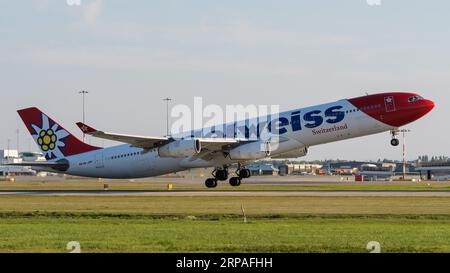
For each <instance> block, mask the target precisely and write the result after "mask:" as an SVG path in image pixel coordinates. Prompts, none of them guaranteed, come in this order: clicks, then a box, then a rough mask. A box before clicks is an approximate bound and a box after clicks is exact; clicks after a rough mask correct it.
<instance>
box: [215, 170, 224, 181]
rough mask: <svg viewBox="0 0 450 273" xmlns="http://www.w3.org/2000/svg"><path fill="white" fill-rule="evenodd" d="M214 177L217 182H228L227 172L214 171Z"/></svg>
mask: <svg viewBox="0 0 450 273" xmlns="http://www.w3.org/2000/svg"><path fill="white" fill-rule="evenodd" d="M213 175H214V177H215V178H216V179H217V180H219V181H225V180H228V170H227V169H224V170H216V171H214V173H213Z"/></svg>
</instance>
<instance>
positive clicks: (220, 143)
mask: <svg viewBox="0 0 450 273" xmlns="http://www.w3.org/2000/svg"><path fill="white" fill-rule="evenodd" d="M77 125H78V127H79V128H80V129H81V131H83V133H85V134H87V135H91V136H93V137H98V138H103V139H108V140H114V141H119V142H124V143H128V144H131V145H133V146H134V147H137V148H143V149H153V148H158V147H161V146H163V145H165V144H167V143H168V142H169V141H171V140H172V139H171V138H167V137H147V136H133V135H123V134H115V133H107V132H103V131H99V130H97V129H94V128H92V127H90V126H88V125H86V124H84V123H82V122H78V123H77ZM198 140H199V141H200V143H201V145H202V152H200V154H198V155H196V156H195V158H202V157H204V156H206V155H208V154H210V153H213V152H221V151H227V150H230V149H231V148H234V147H237V146H239V145H241V144H244V143H249V142H252V140H248V139H235V138H199V139H198Z"/></svg>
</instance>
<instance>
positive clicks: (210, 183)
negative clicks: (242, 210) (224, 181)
mask: <svg viewBox="0 0 450 273" xmlns="http://www.w3.org/2000/svg"><path fill="white" fill-rule="evenodd" d="M205 186H206V187H207V188H209V189H211V188H215V187H217V180H216V179H214V178H208V179H206V181H205Z"/></svg>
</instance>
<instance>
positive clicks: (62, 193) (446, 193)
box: [0, 190, 450, 197]
mask: <svg viewBox="0 0 450 273" xmlns="http://www.w3.org/2000/svg"><path fill="white" fill-rule="evenodd" d="M20 195H22V196H185V197H186V196H193V197H194V196H237V197H246V196H248V197H255V196H286V197H295V196H298V197H308V196H309V197H321V196H324V197H325V196H335V197H339V196H340V197H347V196H348V197H350V196H351V197H358V196H360V197H389V196H392V197H395V196H403V197H405V196H406V197H407V196H411V197H421V196H422V197H450V191H356V190H354V191H326V190H322V191H239V190H236V191H208V190H204V191H189V190H187V191H182V190H177V191H167V190H165V191H157V190H155V191H145V190H111V191H98V190H53V191H48V190H20V191H18V190H13V191H0V196H20Z"/></svg>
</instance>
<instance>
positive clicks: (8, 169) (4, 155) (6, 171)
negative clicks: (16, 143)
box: [0, 150, 45, 176]
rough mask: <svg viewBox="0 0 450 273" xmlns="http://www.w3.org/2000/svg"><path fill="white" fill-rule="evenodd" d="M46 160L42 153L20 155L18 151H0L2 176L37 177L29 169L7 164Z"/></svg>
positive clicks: (0, 173) (0, 172)
mask: <svg viewBox="0 0 450 273" xmlns="http://www.w3.org/2000/svg"><path fill="white" fill-rule="evenodd" d="M42 160H45V158H44V157H43V155H42V154H41V153H19V151H17V150H0V176H22V175H36V172H35V171H33V170H31V168H29V167H22V166H7V165H5V164H7V163H20V162H23V161H42Z"/></svg>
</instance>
